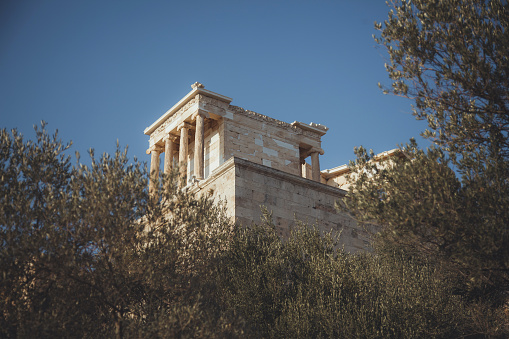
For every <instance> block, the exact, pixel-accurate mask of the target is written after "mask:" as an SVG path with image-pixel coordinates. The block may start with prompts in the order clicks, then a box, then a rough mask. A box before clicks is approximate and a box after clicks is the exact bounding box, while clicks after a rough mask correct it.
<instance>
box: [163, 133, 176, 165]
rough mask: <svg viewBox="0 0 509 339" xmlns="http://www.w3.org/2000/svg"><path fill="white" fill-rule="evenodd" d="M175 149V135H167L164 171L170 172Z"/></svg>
mask: <svg viewBox="0 0 509 339" xmlns="http://www.w3.org/2000/svg"><path fill="white" fill-rule="evenodd" d="M174 151H175V137H174V136H172V135H167V136H166V137H165V139H164V173H165V174H169V173H170V172H171V169H172V168H173V152H174Z"/></svg>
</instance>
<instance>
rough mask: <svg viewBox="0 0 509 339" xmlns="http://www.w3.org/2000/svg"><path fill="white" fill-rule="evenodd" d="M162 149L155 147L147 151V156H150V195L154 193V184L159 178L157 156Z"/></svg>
mask: <svg viewBox="0 0 509 339" xmlns="http://www.w3.org/2000/svg"><path fill="white" fill-rule="evenodd" d="M161 151H162V149H161V148H160V147H158V146H157V145H154V146H152V147H150V148H149V149H148V150H147V152H146V153H147V154H150V179H149V185H148V187H149V192H150V193H151V194H153V193H154V191H155V186H154V182H155V180H157V178H158V177H159V154H161Z"/></svg>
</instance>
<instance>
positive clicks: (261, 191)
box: [145, 83, 367, 251]
mask: <svg viewBox="0 0 509 339" xmlns="http://www.w3.org/2000/svg"><path fill="white" fill-rule="evenodd" d="M191 87H192V90H191V92H189V93H188V94H187V95H186V96H185V97H184V98H182V100H180V101H179V102H178V103H177V104H175V105H174V106H173V107H172V108H170V109H169V110H168V111H167V112H166V113H164V114H163V115H162V116H161V117H160V118H159V119H157V120H156V122H154V123H153V124H152V125H151V126H149V127H147V128H146V129H145V134H146V135H148V136H149V148H148V149H147V154H150V155H151V167H150V169H151V175H152V176H157V175H158V173H159V167H160V163H163V164H164V171H165V172H168V171H169V170H170V169H171V168H172V167H173V166H174V165H175V164H179V166H180V175H181V176H183V177H184V178H185V179H186V180H184V181H183V182H184V183H187V184H184V185H187V188H188V189H192V190H195V191H196V192H198V193H200V194H204V193H208V192H213V195H214V196H215V197H216V198H217V199H218V200H219V199H221V200H224V201H226V204H227V213H228V214H229V215H230V216H231V217H232V218H233V219H234V220H235V221H237V222H239V223H241V224H244V225H248V224H251V223H252V222H259V220H260V216H261V209H260V206H262V205H263V206H265V207H266V208H267V209H268V210H269V211H272V213H273V218H274V222H275V225H276V228H277V231H278V233H279V235H280V236H281V237H287V236H288V235H289V232H290V230H291V228H292V227H293V226H294V225H296V222H297V221H296V220H300V221H303V222H305V223H307V224H309V225H311V224H316V225H317V226H318V227H319V229H320V230H321V231H324V232H326V231H334V232H341V233H342V235H343V237H342V243H343V245H344V246H345V249H347V250H349V251H358V250H360V249H363V248H365V247H366V244H367V233H366V232H364V231H363V230H362V229H360V228H359V227H358V226H357V225H356V223H355V222H354V221H353V220H352V219H351V218H349V217H348V216H347V215H344V214H341V213H338V212H337V211H336V210H335V209H334V202H335V201H336V200H337V199H338V198H340V197H341V196H343V195H344V194H345V191H343V190H341V189H339V188H336V187H338V186H339V184H340V182H341V181H340V180H343V178H344V173H346V172H344V171H343V172H342V171H339V170H336V169H333V170H325V171H321V170H320V160H319V157H320V156H321V155H323V154H324V151H323V150H322V148H321V138H322V136H323V135H325V134H326V132H327V130H328V128H327V127H325V126H323V125H320V124H315V123H310V124H305V123H302V122H298V121H295V122H293V123H287V122H283V121H280V120H277V119H273V118H270V117H268V116H266V115H263V114H259V113H256V112H253V111H249V110H246V109H243V108H241V107H238V106H233V105H231V104H230V103H231V101H232V99H231V98H228V97H226V96H224V95H221V94H218V93H214V92H212V91H209V90H206V89H205V87H204V86H203V85H202V84H200V83H195V84H193V85H192V86H191ZM162 154H164V161H160V159H159V157H160V156H161V155H162ZM332 186H335V187H332ZM150 191H151V192H152V194H155V193H154V192H155V190H154V189H153V187H150Z"/></svg>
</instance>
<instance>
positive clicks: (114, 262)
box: [0, 128, 507, 338]
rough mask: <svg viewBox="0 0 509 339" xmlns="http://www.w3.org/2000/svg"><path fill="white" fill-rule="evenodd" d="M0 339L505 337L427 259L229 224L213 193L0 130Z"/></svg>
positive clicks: (496, 320) (495, 313) (42, 136)
mask: <svg viewBox="0 0 509 339" xmlns="http://www.w3.org/2000/svg"><path fill="white" fill-rule="evenodd" d="M0 140H1V143H0V175H1V178H2V182H1V183H2V184H1V186H0V225H1V227H0V241H1V246H0V270H1V272H2V275H1V276H0V295H1V298H0V309H2V313H1V316H0V336H1V337H119V338H121V337H256V338H257V337H285V338H288V337H290V338H291V337H295V338H299V337H300V338H308V337H339V338H379V337H401V338H402V337H405V338H406V337H442V338H448V337H458V336H462V335H472V334H482V335H493V336H495V337H496V336H500V337H502V336H503V335H504V333H505V334H507V332H504V331H506V329H504V328H503V327H502V324H503V321H504V318H503V317H504V314H503V313H501V311H500V309H497V308H493V307H492V306H491V305H490V304H485V303H482V302H480V301H479V300H474V301H472V300H469V299H468V296H466V295H465V294H463V293H462V290H461V289H460V288H459V287H461V286H462V285H461V283H459V282H458V279H456V277H455V276H454V275H451V274H449V273H448V272H449V271H448V270H447V267H444V265H441V264H440V263H437V261H436V260H434V259H430V260H427V259H426V258H423V257H419V256H415V255H412V254H411V253H408V252H407V251H404V250H394V248H392V249H391V248H390V246H389V248H387V247H380V248H378V249H377V250H376V251H374V252H370V253H363V254H358V255H351V254H347V253H344V252H343V251H341V249H338V248H337V246H336V240H337V239H335V238H334V236H333V235H331V234H329V235H325V236H324V235H321V234H320V232H318V231H316V230H315V229H313V228H312V227H308V226H305V225H301V226H299V227H297V228H296V229H294V230H293V232H292V234H291V237H290V238H289V239H287V240H286V241H281V239H280V238H279V237H278V236H277V234H276V232H275V229H274V225H273V224H272V222H271V218H270V213H268V212H267V213H265V216H266V217H265V219H264V220H262V221H261V222H260V223H259V225H255V224H253V225H251V226H250V227H238V226H234V225H232V224H231V223H230V222H229V220H228V218H226V217H225V215H224V211H223V209H222V208H221V206H220V205H219V206H218V205H215V204H214V203H213V202H212V200H211V198H210V197H207V196H203V197H197V196H195V195H193V194H192V193H191V192H189V191H188V190H185V189H184V190H182V189H178V185H177V183H176V176H175V175H170V176H167V177H164V178H162V180H161V182H160V185H159V192H158V193H159V195H158V196H159V197H162V198H161V199H154V198H152V197H151V196H150V195H149V194H148V189H147V187H148V185H147V177H148V175H147V172H146V168H145V166H142V165H140V164H139V163H137V162H136V161H135V162H134V164H129V162H128V159H127V157H126V154H125V152H122V151H117V152H116V153H115V155H114V156H113V157H110V156H108V155H103V156H102V157H101V158H100V159H99V160H96V159H95V158H94V157H93V152H91V153H92V161H91V165H90V166H84V165H81V164H79V163H78V164H76V165H74V166H72V165H71V164H70V159H69V158H68V157H66V156H64V155H63V153H64V151H65V150H66V149H67V148H68V145H63V144H62V143H61V142H60V141H59V140H58V138H57V137H56V135H55V136H53V137H51V136H49V135H48V134H47V132H46V130H45V129H44V128H42V129H40V130H38V131H37V140H36V141H30V140H29V141H25V140H23V138H22V136H21V135H19V134H18V133H17V132H16V131H15V130H14V131H13V132H12V133H11V134H9V133H8V132H7V131H5V130H2V131H1V132H0Z"/></svg>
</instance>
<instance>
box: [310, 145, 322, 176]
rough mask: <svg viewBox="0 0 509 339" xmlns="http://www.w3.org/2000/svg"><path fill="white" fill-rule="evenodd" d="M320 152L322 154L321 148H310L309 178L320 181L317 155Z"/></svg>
mask: <svg viewBox="0 0 509 339" xmlns="http://www.w3.org/2000/svg"><path fill="white" fill-rule="evenodd" d="M320 154H323V150H322V149H312V150H311V179H312V180H314V181H318V182H321V178H320V159H319V157H318V156H319V155H320Z"/></svg>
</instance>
